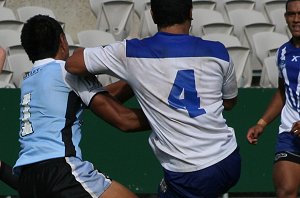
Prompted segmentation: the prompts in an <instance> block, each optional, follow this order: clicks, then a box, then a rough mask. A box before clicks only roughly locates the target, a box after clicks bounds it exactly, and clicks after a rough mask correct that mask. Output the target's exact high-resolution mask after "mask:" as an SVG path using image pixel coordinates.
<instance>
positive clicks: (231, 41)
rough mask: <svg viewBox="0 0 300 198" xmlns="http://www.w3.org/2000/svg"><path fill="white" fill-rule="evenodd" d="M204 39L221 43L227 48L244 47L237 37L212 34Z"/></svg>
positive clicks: (204, 36) (206, 35)
mask: <svg viewBox="0 0 300 198" xmlns="http://www.w3.org/2000/svg"><path fill="white" fill-rule="evenodd" d="M202 38H203V39H206V40H212V41H220V42H221V43H223V44H224V45H225V47H236V46H242V44H241V42H240V40H239V39H238V38H237V37H236V36H234V35H230V34H222V33H210V34H205V35H203V36H202Z"/></svg>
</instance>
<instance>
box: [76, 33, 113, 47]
mask: <svg viewBox="0 0 300 198" xmlns="http://www.w3.org/2000/svg"><path fill="white" fill-rule="evenodd" d="M77 36H78V40H79V45H80V46H82V47H96V46H100V45H108V44H111V43H114V42H115V41H116V40H115V38H114V36H113V35H112V34H111V33H109V32H104V31H102V30H83V31H80V32H78V33H77Z"/></svg>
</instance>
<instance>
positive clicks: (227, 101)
mask: <svg viewBox="0 0 300 198" xmlns="http://www.w3.org/2000/svg"><path fill="white" fill-rule="evenodd" d="M236 103H237V97H235V98H232V99H223V106H224V109H225V110H226V111H229V110H231V109H232V108H233V107H234V106H235V105H236Z"/></svg>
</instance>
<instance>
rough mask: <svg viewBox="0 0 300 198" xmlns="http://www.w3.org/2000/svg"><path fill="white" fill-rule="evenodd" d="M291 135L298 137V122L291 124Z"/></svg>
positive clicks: (299, 125)
mask: <svg viewBox="0 0 300 198" xmlns="http://www.w3.org/2000/svg"><path fill="white" fill-rule="evenodd" d="M291 133H293V134H294V135H296V136H298V137H300V121H297V122H294V123H293V126H292V129H291Z"/></svg>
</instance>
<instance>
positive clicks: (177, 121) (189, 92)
mask: <svg viewBox="0 0 300 198" xmlns="http://www.w3.org/2000/svg"><path fill="white" fill-rule="evenodd" d="M126 57H127V65H126V68H125V70H126V72H127V73H128V74H127V75H128V76H123V77H125V78H126V80H127V81H128V82H129V84H130V85H131V86H132V87H133V90H135V93H136V96H137V99H138V101H139V102H140V104H141V106H142V108H143V110H144V112H145V114H147V117H148V119H149V120H150V122H151V123H152V126H153V129H154V131H155V133H153V134H152V135H151V137H150V140H149V141H150V145H151V146H152V147H153V149H154V150H155V152H156V153H157V154H158V157H159V159H160V160H161V162H162V165H163V166H165V168H167V169H168V170H172V171H193V170H197V169H201V168H204V167H207V166H209V165H211V164H213V163H215V162H216V161H218V160H221V159H222V158H224V157H226V156H227V155H228V154H229V153H231V152H232V151H233V150H234V149H235V148H236V142H235V136H234V132H233V130H232V129H231V128H229V127H228V126H227V125H226V120H225V119H224V118H223V115H222V111H223V108H224V107H223V105H222V104H223V98H225V99H231V98H234V97H236V95H237V87H236V80H235V73H234V69H233V66H232V65H231V64H230V60H229V55H228V53H227V50H226V48H225V47H224V45H222V44H221V43H219V42H211V41H205V40H202V39H201V38H197V37H193V36H190V35H186V34H182V35H173V34H168V33H158V34H156V35H155V36H154V37H150V38H147V39H143V40H137V39H135V40H130V41H127V42H126ZM231 88H233V89H231ZM169 158H174V160H173V164H171V163H169V162H166V163H165V161H164V159H169ZM178 167H180V168H178Z"/></svg>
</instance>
